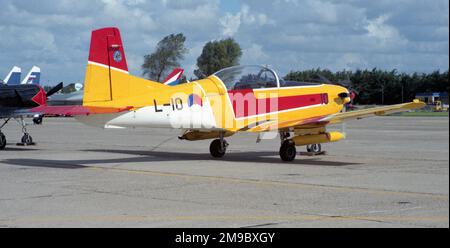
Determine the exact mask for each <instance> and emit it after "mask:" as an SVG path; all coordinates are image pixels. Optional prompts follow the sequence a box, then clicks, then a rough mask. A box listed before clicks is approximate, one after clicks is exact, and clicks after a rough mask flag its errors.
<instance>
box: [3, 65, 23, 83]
mask: <svg viewBox="0 0 450 248" xmlns="http://www.w3.org/2000/svg"><path fill="white" fill-rule="evenodd" d="M21 76H22V69H20V67H17V66H14V67H13V68H12V69H11V71H10V72H9V73H8V75H7V76H6V78H5V80H4V82H5V84H8V85H14V84H20V77H21Z"/></svg>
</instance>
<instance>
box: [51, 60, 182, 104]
mask: <svg viewBox="0 0 450 248" xmlns="http://www.w3.org/2000/svg"><path fill="white" fill-rule="evenodd" d="M183 73H184V69H181V68H175V69H174V70H173V71H172V72H171V73H170V74H169V75H168V76H167V77H166V78H165V79H164V81H163V82H162V83H163V84H165V85H169V86H175V85H178V84H180V83H181V77H182V76H183ZM66 87H74V88H75V90H76V91H75V92H72V93H69V94H56V95H53V96H52V97H50V98H49V99H48V101H47V103H48V105H50V106H63V105H72V106H81V105H83V96H84V91H83V88H84V86H83V85H82V84H71V85H68V86H66Z"/></svg>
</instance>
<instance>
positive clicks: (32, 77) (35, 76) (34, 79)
mask: <svg viewBox="0 0 450 248" xmlns="http://www.w3.org/2000/svg"><path fill="white" fill-rule="evenodd" d="M40 80H41V68H39V67H37V66H33V67H32V68H31V70H30V72H28V74H27V76H26V77H25V78H24V79H23V81H22V83H21V84H36V85H38V84H40Z"/></svg>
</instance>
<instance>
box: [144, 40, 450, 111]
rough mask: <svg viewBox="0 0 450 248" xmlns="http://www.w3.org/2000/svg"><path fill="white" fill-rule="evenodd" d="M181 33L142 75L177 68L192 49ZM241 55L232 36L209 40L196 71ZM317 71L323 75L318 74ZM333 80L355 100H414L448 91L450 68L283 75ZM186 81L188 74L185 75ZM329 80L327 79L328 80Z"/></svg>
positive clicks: (200, 73) (150, 59)
mask: <svg viewBox="0 0 450 248" xmlns="http://www.w3.org/2000/svg"><path fill="white" fill-rule="evenodd" d="M185 41H186V37H185V36H184V35H183V34H182V33H179V34H171V35H168V36H166V37H164V38H163V39H162V40H161V41H160V42H159V43H158V45H157V47H156V49H155V51H154V52H153V53H151V54H149V55H145V56H144V63H143V64H142V70H143V76H145V77H147V78H148V79H150V80H153V81H157V82H161V80H162V79H163V78H164V77H165V76H167V75H168V74H169V73H170V72H171V71H172V70H173V69H174V68H176V67H180V61H182V60H183V59H184V57H185V55H186V54H187V53H188V52H189V50H188V49H187V48H186V47H185V45H184V43H185ZM241 56H242V49H241V47H240V45H239V44H238V43H237V42H236V41H235V40H234V39H232V38H228V39H223V40H217V41H210V42H207V43H206V44H205V46H204V47H203V50H202V53H201V54H200V56H199V57H198V58H197V69H196V70H195V71H194V75H195V76H196V77H197V78H191V80H195V79H201V78H205V77H206V76H209V75H211V74H213V73H214V72H216V71H219V70H220V69H223V68H226V67H230V66H234V65H239V60H240V58H241ZM318 75H320V76H319V77H318ZM317 78H320V80H319V81H321V82H323V81H324V80H325V81H328V80H329V81H331V82H333V83H338V84H344V83H345V84H344V85H345V86H346V87H350V88H351V89H352V90H354V91H355V92H356V93H357V97H356V98H355V103H359V104H395V103H401V102H407V101H411V100H413V99H414V98H415V95H416V93H419V92H449V81H448V79H449V78H448V70H447V71H446V72H440V71H434V72H431V73H410V74H408V73H400V72H398V71H397V70H391V71H386V70H380V69H377V68H373V69H365V70H356V71H348V70H343V71H337V72H332V71H330V70H328V69H321V68H317V69H310V70H299V71H291V72H289V73H288V74H287V75H286V76H285V77H284V79H285V80H289V81H311V80H314V79H317ZM183 80H184V82H186V81H187V80H186V77H184V78H183ZM325 83H326V82H325Z"/></svg>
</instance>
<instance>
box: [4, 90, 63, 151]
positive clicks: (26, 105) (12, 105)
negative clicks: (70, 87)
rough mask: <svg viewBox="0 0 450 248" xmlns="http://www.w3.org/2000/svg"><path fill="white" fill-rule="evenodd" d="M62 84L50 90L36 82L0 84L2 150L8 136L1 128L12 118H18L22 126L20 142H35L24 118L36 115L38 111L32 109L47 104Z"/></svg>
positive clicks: (27, 143)
mask: <svg viewBox="0 0 450 248" xmlns="http://www.w3.org/2000/svg"><path fill="white" fill-rule="evenodd" d="M62 85H63V84H62V83H60V84H58V85H57V86H56V87H54V88H53V89H51V90H50V91H48V92H45V91H44V89H43V88H42V87H40V86H39V85H36V84H20V85H6V84H0V119H1V120H3V124H2V125H0V150H3V149H5V146H6V137H5V135H4V134H3V132H2V131H1V130H2V129H3V127H4V126H5V125H6V124H8V122H9V121H10V120H11V119H15V120H17V122H19V124H20V125H21V126H22V132H23V137H22V139H21V143H19V144H23V145H32V144H33V138H32V137H31V136H30V135H29V133H28V132H27V129H26V123H25V121H24V118H25V117H32V116H35V115H36V113H34V112H31V109H32V108H35V107H37V106H41V105H46V103H47V97H49V96H51V95H53V94H55V93H56V92H58V91H59V90H61V89H62Z"/></svg>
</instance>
